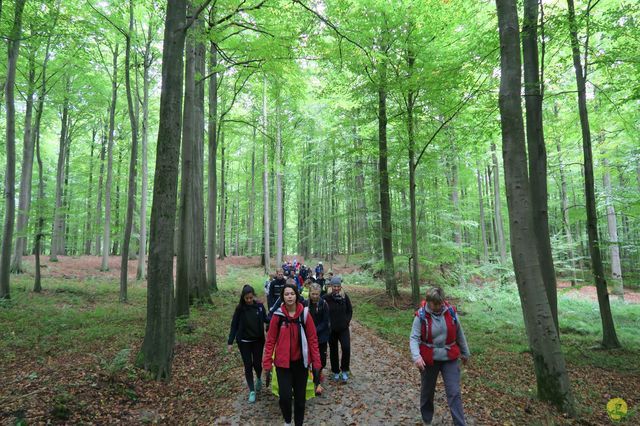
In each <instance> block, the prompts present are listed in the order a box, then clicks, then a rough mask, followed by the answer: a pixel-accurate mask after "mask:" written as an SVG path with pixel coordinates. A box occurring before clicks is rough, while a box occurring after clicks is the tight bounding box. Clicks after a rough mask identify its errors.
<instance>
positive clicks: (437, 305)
mask: <svg viewBox="0 0 640 426" xmlns="http://www.w3.org/2000/svg"><path fill="white" fill-rule="evenodd" d="M429 309H431V312H440V311H441V310H442V302H429Z"/></svg>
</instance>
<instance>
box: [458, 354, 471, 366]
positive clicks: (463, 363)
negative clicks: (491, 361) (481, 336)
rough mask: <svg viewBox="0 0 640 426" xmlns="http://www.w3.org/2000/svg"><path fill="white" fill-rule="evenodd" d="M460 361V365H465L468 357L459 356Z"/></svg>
mask: <svg viewBox="0 0 640 426" xmlns="http://www.w3.org/2000/svg"><path fill="white" fill-rule="evenodd" d="M460 359H461V360H462V365H467V363H468V362H469V357H468V356H464V355H463V356H461V357H460Z"/></svg>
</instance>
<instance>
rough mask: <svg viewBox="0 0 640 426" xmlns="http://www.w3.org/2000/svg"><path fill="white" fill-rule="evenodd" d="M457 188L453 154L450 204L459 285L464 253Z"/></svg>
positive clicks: (456, 168) (456, 163)
mask: <svg viewBox="0 0 640 426" xmlns="http://www.w3.org/2000/svg"><path fill="white" fill-rule="evenodd" d="M458 190H459V188H458V159H457V158H456V157H455V156H454V158H453V162H452V164H451V204H452V205H453V211H454V217H455V223H454V229H453V241H454V242H455V243H456V247H457V249H458V259H459V263H458V268H457V271H456V272H457V274H456V275H457V277H458V278H457V279H458V285H461V284H462V282H463V279H462V271H463V269H464V257H463V255H464V253H463V251H462V226H461V222H462V218H461V217H460V196H459V193H458Z"/></svg>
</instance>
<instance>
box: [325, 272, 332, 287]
mask: <svg viewBox="0 0 640 426" xmlns="http://www.w3.org/2000/svg"><path fill="white" fill-rule="evenodd" d="M326 278H327V283H329V285H331V284H330V283H331V280H332V279H333V271H329V272H327V276H326Z"/></svg>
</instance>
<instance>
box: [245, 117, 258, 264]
mask: <svg viewBox="0 0 640 426" xmlns="http://www.w3.org/2000/svg"><path fill="white" fill-rule="evenodd" d="M256 125H257V123H256ZM255 193H256V126H254V127H253V146H252V147H251V192H249V194H251V196H250V197H249V220H248V221H247V254H248V255H249V256H251V255H252V254H253V224H254V216H255V209H256V205H255V197H254V196H253V194H255Z"/></svg>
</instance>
